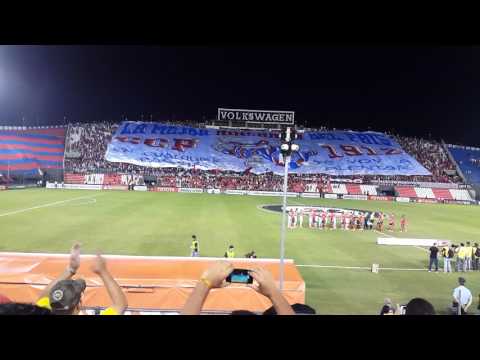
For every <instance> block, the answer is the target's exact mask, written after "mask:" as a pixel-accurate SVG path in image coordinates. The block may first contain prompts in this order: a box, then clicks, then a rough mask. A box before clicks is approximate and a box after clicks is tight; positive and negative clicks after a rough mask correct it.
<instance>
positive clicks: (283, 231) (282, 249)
mask: <svg viewBox="0 0 480 360" xmlns="http://www.w3.org/2000/svg"><path fill="white" fill-rule="evenodd" d="M285 135H286V136H285V139H282V140H285V141H286V142H287V143H290V128H289V127H288V128H287V129H286V134H285ZM289 145H290V144H289ZM289 164H290V153H289V152H288V153H287V152H285V155H284V169H285V172H284V176H283V207H282V229H281V236H280V291H281V290H283V281H284V278H285V261H284V259H285V235H286V232H287V229H286V225H287V189H288V187H287V186H288V166H289Z"/></svg>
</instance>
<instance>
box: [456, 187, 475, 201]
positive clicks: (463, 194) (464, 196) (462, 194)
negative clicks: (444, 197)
mask: <svg viewBox="0 0 480 360" xmlns="http://www.w3.org/2000/svg"><path fill="white" fill-rule="evenodd" d="M450 193H451V194H452V197H453V198H454V199H455V200H461V201H473V199H472V197H471V196H470V193H469V192H468V190H465V189H450Z"/></svg>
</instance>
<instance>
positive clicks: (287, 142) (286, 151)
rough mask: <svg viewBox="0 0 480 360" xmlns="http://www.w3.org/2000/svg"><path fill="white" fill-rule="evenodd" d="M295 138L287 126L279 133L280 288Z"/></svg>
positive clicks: (296, 149) (294, 133) (281, 285)
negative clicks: (281, 182) (290, 171)
mask: <svg viewBox="0 0 480 360" xmlns="http://www.w3.org/2000/svg"><path fill="white" fill-rule="evenodd" d="M294 139H297V134H296V132H295V130H292V129H291V128H290V127H287V128H286V129H285V130H283V131H282V132H281V134H280V140H281V141H282V145H281V146H280V152H281V153H282V156H283V158H284V159H285V161H284V163H283V166H284V169H285V171H284V176H283V207H282V228H281V231H280V286H279V287H280V290H283V282H284V278H285V236H286V232H287V227H286V225H287V190H288V167H289V165H290V158H291V154H292V152H293V151H298V150H299V149H300V146H298V145H297V144H293V143H292V140H294Z"/></svg>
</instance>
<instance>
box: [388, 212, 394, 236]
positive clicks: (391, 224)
mask: <svg viewBox="0 0 480 360" xmlns="http://www.w3.org/2000/svg"><path fill="white" fill-rule="evenodd" d="M394 230H395V214H390V218H389V221H388V231H391V232H393V231H394Z"/></svg>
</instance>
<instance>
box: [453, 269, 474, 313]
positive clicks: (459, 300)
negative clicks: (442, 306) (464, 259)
mask: <svg viewBox="0 0 480 360" xmlns="http://www.w3.org/2000/svg"><path fill="white" fill-rule="evenodd" d="M465 282H466V280H465V279H464V278H463V277H459V278H458V284H459V286H458V287H456V288H455V289H454V290H453V304H452V312H453V313H454V314H455V315H467V311H468V308H469V307H470V305H472V301H473V298H472V293H471V292H470V290H469V289H468V288H466V287H465Z"/></svg>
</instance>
